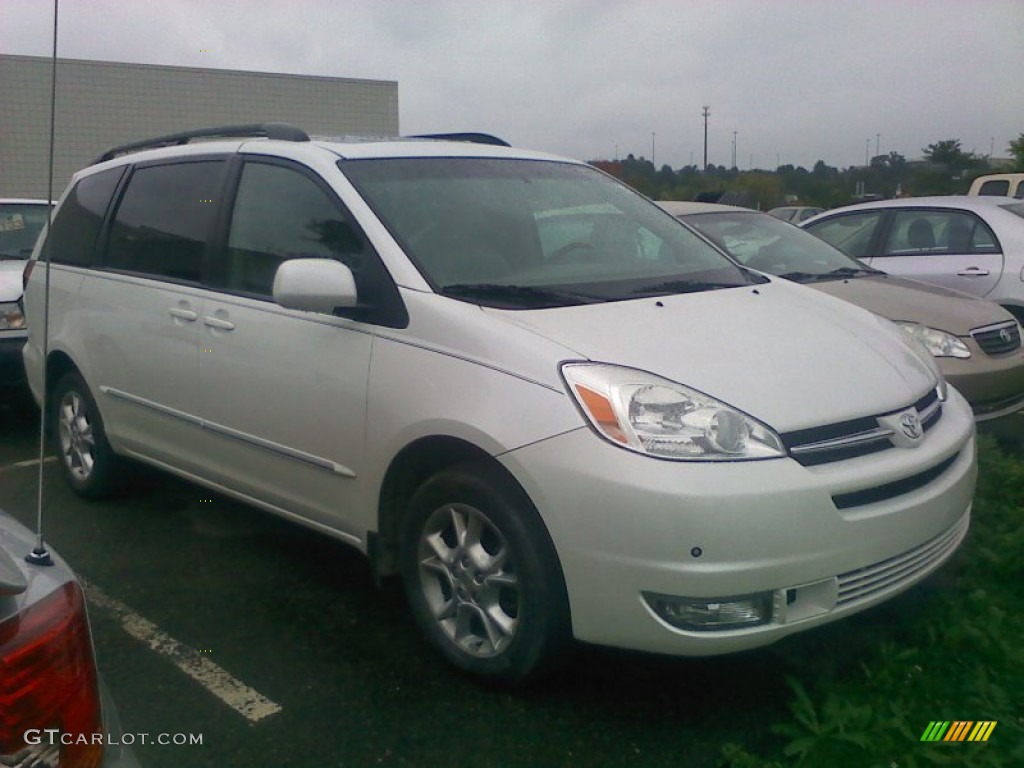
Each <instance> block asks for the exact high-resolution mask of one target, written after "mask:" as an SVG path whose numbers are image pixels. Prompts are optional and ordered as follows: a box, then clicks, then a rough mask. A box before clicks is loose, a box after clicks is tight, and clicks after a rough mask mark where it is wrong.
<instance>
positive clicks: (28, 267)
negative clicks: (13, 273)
mask: <svg viewBox="0 0 1024 768" xmlns="http://www.w3.org/2000/svg"><path fill="white" fill-rule="evenodd" d="M35 265H36V262H35V259H29V260H28V261H27V262H26V263H25V269H23V270H22V272H21V290H23V291H24V290H25V289H26V288H28V279H29V277H30V276H31V275H32V268H33V267H34V266H35Z"/></svg>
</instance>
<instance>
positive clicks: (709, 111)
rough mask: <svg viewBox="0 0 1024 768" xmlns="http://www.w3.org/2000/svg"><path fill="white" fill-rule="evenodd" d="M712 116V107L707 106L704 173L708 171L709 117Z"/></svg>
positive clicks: (705, 109)
mask: <svg viewBox="0 0 1024 768" xmlns="http://www.w3.org/2000/svg"><path fill="white" fill-rule="evenodd" d="M710 114H711V107H709V106H707V105H705V106H704V110H703V115H704V171H705V173H706V172H707V170H708V116H709V115H710Z"/></svg>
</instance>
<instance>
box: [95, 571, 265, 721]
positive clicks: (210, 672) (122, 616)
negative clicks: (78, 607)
mask: <svg viewBox="0 0 1024 768" xmlns="http://www.w3.org/2000/svg"><path fill="white" fill-rule="evenodd" d="M85 594H86V597H88V598H89V602H91V603H92V604H94V605H95V606H97V607H98V608H102V609H103V610H106V611H109V612H110V613H113V614H114V615H115V616H116V617H117V618H118V620H119V621H120V622H121V625H122V626H123V627H124V629H125V631H126V632H127V633H128V634H129V635H131V636H132V637H134V638H135V639H137V640H141V641H142V642H143V643H145V644H146V645H148V646H149V647H150V648H151V649H152V650H154V651H156V652H157V653H159V654H161V655H162V656H165V657H167V658H168V659H169V660H170V661H171V663H172V664H174V665H175V666H176V667H177V668H178V669H180V670H181V671H182V672H184V673H185V674H186V675H188V676H189V677H191V678H192V679H193V680H195V681H196V682H198V683H199V684H200V685H202V686H203V687H204V688H206V690H208V691H209V692H210V693H212V694H213V695H214V696H216V697H217V698H218V699H220V700H221V701H223V702H224V703H225V704H227V705H228V706H229V707H231V708H232V709H233V710H235V711H236V712H238V713H239V714H240V715H242V716H243V717H245V718H246V719H247V720H249V721H250V722H253V723H255V722H257V721H259V720H262V719H263V718H265V717H269V716H270V715H273V714H276V713H278V712H280V711H281V706H280V705H279V704H277V703H276V702H273V701H271V700H270V699H268V698H267V697H266V696H263V695H261V694H260V693H258V692H257V691H255V690H253V689H252V688H250V687H249V686H247V685H245V683H243V682H241V681H240V680H237V679H235V678H234V677H232V676H231V675H229V674H228V673H227V672H225V671H224V670H223V669H221V668H220V667H218V666H217V665H216V664H214V663H213V662H212V661H210V660H209V659H208V658H205V657H203V656H201V655H200V654H199V652H198V651H196V650H193V649H192V648H189V647H188V646H187V645H184V644H183V643H180V642H178V641H177V640H175V639H174V638H173V637H171V636H170V635H168V634H166V633H165V632H163V631H161V630H160V628H159V627H157V626H156V624H154V623H153V622H151V621H148V620H147V619H144V618H142V616H139V615H138V614H137V613H135V612H134V611H133V610H132V609H131V608H129V607H128V606H127V605H125V604H124V603H122V602H120V601H119V600H115V599H114V598H112V597H110V596H108V595H106V594H105V593H104V592H103V591H102V590H100V589H98V588H97V587H95V586H93V585H91V584H85Z"/></svg>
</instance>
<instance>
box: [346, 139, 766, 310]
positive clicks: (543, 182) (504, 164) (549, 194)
mask: <svg viewBox="0 0 1024 768" xmlns="http://www.w3.org/2000/svg"><path fill="white" fill-rule="evenodd" d="M339 167H340V168H341V169H342V171H343V172H344V173H345V174H346V175H347V176H348V178H349V180H350V181H351V182H352V183H353V184H354V185H355V186H356V188H357V189H358V190H359V192H360V193H361V194H362V196H363V198H364V199H365V200H366V201H367V202H368V203H369V205H370V206H371V207H372V208H373V209H374V212H375V213H376V214H377V216H378V217H379V218H380V219H381V221H382V222H383V223H384V225H385V226H386V227H387V228H388V230H389V231H390V232H391V234H392V235H393V236H394V237H395V239H396V240H397V241H398V242H399V243H400V244H401V245H402V247H403V249H404V250H405V252H406V254H407V255H408V256H409V258H410V259H411V260H412V261H413V262H414V263H415V264H416V266H417V267H418V268H419V269H420V271H421V272H422V273H423V275H424V277H425V278H426V279H427V280H428V281H429V282H430V283H431V284H432V285H433V286H435V288H436V289H437V290H438V291H439V292H440V293H444V294H446V295H449V296H452V297H454V298H459V299H462V300H466V301H471V302H474V303H479V304H486V305H489V306H499V307H505V308H526V307H533V308H536V307H547V306H566V305H571V304H580V303H587V302H597V301H616V300H622V299H633V298H642V297H645V296H658V295H666V294H671V293H684V292H692V291H703V290H714V289H719V288H729V287H738V286H743V285H750V284H751V283H755V282H760V281H761V280H763V278H761V277H759V276H756V275H754V274H752V273H750V272H747V271H746V270H744V269H742V268H741V267H739V266H737V265H736V264H734V263H732V262H731V261H729V260H728V259H727V258H726V257H725V256H724V255H723V254H722V253H720V252H719V251H717V250H716V249H715V248H713V247H712V246H710V245H709V244H708V243H706V242H705V241H704V240H702V239H701V238H700V237H698V236H697V235H695V234H694V233H693V232H692V231H691V230H689V229H688V228H686V227H685V226H683V225H681V224H680V223H679V222H677V221H675V220H674V219H673V218H672V217H671V216H669V215H668V214H666V213H665V212H663V211H662V210H660V209H659V208H658V207H657V206H655V205H654V204H652V203H651V202H650V201H648V200H646V199H645V198H643V197H641V196H640V195H638V194H636V193H635V192H633V191H632V190H630V189H629V188H628V187H626V186H624V185H622V184H619V183H618V182H616V181H614V180H612V179H610V178H608V177H607V176H605V175H604V174H602V173H600V172H598V171H596V170H594V169H592V168H589V167H587V166H581V165H577V164H574V163H559V162H550V161H533V160H518V159H487V158H399V159H384V160H348V161H341V162H340V163H339Z"/></svg>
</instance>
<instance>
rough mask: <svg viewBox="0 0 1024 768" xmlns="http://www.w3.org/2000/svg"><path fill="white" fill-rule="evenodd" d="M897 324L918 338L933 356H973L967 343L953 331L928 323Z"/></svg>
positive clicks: (965, 357) (964, 357) (962, 357)
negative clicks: (927, 324)
mask: <svg viewBox="0 0 1024 768" xmlns="http://www.w3.org/2000/svg"><path fill="white" fill-rule="evenodd" d="M896 324H897V325H898V326H899V327H900V328H902V329H903V330H905V331H906V332H907V333H909V334H910V335H911V336H913V337H914V338H915V339H917V340H918V341H919V342H920V343H921V346H923V347H924V348H925V349H927V350H928V351H929V352H930V353H931V354H932V356H933V357H958V358H961V359H967V358H968V357H970V356H971V350H969V349H968V348H967V345H966V344H964V343H963V342H962V341H961V340H960V339H958V338H957V337H956V336H954V335H953V334H952V333H946V332H945V331H940V330H938V329H937V328H929V327H928V326H926V325H918V324H917V323H896Z"/></svg>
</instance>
